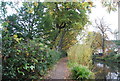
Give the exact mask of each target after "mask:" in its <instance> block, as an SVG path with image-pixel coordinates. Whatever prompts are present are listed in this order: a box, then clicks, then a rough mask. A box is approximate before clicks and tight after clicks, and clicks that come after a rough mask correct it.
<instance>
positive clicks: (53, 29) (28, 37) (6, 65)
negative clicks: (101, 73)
mask: <svg viewBox="0 0 120 81" xmlns="http://www.w3.org/2000/svg"><path fill="white" fill-rule="evenodd" d="M0 5H1V9H0V10H1V14H0V17H1V21H0V23H1V26H2V29H0V32H1V31H2V56H0V57H2V62H3V67H2V71H3V74H2V75H3V76H2V77H3V79H20V80H28V79H43V77H44V76H45V75H46V73H47V71H48V70H50V69H51V68H52V66H53V65H54V64H55V63H56V62H57V61H58V60H59V59H60V58H61V57H64V56H67V55H68V60H69V62H68V66H69V67H70V68H71V73H72V75H71V78H72V79H91V78H92V79H93V78H94V73H93V72H92V71H91V70H92V55H93V54H94V53H95V52H96V51H97V49H101V48H102V49H103V50H104V49H105V48H106V47H105V46H106V45H105V44H104V43H105V42H106V38H107V37H106V36H105V34H104V37H103V35H102V34H101V33H99V32H87V34H86V35H85V36H84V34H85V33H83V30H86V29H85V26H86V25H89V24H90V21H89V17H88V14H89V13H91V8H92V7H93V2H84V1H82V2H78V3H75V2H53V3H50V2H47V3H44V2H23V3H21V4H19V3H17V2H0ZM17 5H21V6H17ZM8 7H9V8H10V9H11V10H12V9H13V11H14V13H12V14H8V13H9V10H8ZM78 35H83V39H82V41H83V43H82V44H78V40H77V36H78ZM105 37H106V38H105ZM102 39H104V42H102ZM103 45H105V46H104V47H103ZM114 57H115V59H119V57H120V56H119V55H118V54H116V55H115V56H114Z"/></svg>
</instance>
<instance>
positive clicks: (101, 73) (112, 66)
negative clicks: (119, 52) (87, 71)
mask: <svg viewBox="0 0 120 81" xmlns="http://www.w3.org/2000/svg"><path fill="white" fill-rule="evenodd" d="M93 71H94V73H95V79H105V80H110V79H111V80H115V81H120V64H119V63H113V62H104V61H95V62H94V69H93Z"/></svg>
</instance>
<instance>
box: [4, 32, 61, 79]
mask: <svg viewBox="0 0 120 81" xmlns="http://www.w3.org/2000/svg"><path fill="white" fill-rule="evenodd" d="M2 53H3V54H2V58H3V59H2V62H3V68H2V70H3V76H2V77H3V79H20V80H26V79H39V78H42V76H44V75H45V73H46V71H47V70H48V68H50V67H51V66H52V65H53V64H54V63H55V62H56V61H57V60H58V59H59V58H60V53H59V52H57V51H55V50H51V49H49V48H48V47H47V45H45V44H44V43H41V42H40V41H39V40H36V39H34V40H27V42H25V41H22V39H20V38H18V37H17V35H13V36H10V35H7V34H6V35H5V36H3V44H2Z"/></svg>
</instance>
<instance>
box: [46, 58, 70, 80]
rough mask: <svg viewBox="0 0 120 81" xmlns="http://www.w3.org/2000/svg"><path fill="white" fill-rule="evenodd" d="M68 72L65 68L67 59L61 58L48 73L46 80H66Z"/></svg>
mask: <svg viewBox="0 0 120 81" xmlns="http://www.w3.org/2000/svg"><path fill="white" fill-rule="evenodd" d="M69 74H70V72H69V69H68V67H67V58H66V57H65V58H62V59H60V61H59V62H58V63H57V64H56V65H55V67H54V68H53V70H51V71H50V72H49V73H48V76H47V79H68V76H69Z"/></svg>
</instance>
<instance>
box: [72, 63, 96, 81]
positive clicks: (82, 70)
mask: <svg viewBox="0 0 120 81" xmlns="http://www.w3.org/2000/svg"><path fill="white" fill-rule="evenodd" d="M71 72H72V75H71V76H72V79H79V80H80V79H81V80H83V79H93V77H94V74H93V73H92V72H91V71H90V70H89V69H88V68H87V67H85V66H82V65H74V66H73V67H72V69H71Z"/></svg>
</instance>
